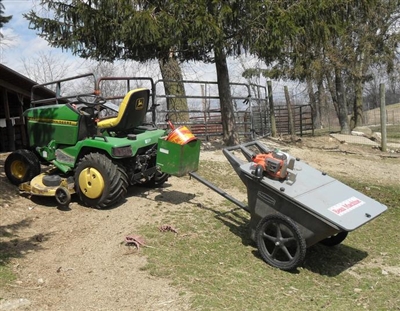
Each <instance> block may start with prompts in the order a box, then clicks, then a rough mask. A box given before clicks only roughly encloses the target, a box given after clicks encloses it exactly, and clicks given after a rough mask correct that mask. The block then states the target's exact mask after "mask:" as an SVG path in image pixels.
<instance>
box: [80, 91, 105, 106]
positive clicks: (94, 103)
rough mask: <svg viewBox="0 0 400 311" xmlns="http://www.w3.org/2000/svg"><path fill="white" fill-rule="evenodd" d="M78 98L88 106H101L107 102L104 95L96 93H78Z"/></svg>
mask: <svg viewBox="0 0 400 311" xmlns="http://www.w3.org/2000/svg"><path fill="white" fill-rule="evenodd" d="M84 98H85V99H84ZM86 98H91V99H92V100H91V101H88V100H87V99H86ZM76 99H77V100H78V102H80V103H81V104H84V105H86V106H88V107H93V106H97V105H100V106H101V105H104V104H105V103H106V102H107V101H106V100H105V98H104V97H101V96H98V95H94V94H87V95H78V96H77V97H76Z"/></svg>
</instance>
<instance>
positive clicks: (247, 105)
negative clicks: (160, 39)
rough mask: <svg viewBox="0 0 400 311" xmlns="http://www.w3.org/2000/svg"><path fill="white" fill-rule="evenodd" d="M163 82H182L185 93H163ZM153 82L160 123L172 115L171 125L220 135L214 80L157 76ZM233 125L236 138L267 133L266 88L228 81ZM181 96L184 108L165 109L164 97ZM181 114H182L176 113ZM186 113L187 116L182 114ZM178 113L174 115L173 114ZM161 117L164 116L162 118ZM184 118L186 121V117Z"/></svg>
mask: <svg viewBox="0 0 400 311" xmlns="http://www.w3.org/2000/svg"><path fill="white" fill-rule="evenodd" d="M164 83H182V84H183V85H184V88H185V94H184V95H179V96H175V95H174V96H170V95H165V93H164ZM155 85H156V92H155V93H156V95H155V99H156V103H157V104H158V105H159V106H158V107H157V120H156V123H157V125H158V126H160V127H167V126H168V123H167V122H166V120H165V116H166V115H174V116H175V119H177V120H184V121H178V122H177V121H175V122H174V125H175V126H180V125H185V126H187V127H189V128H190V129H191V131H192V132H193V133H194V134H195V135H196V136H198V137H200V138H203V139H205V140H213V139H217V138H221V137H222V118H221V108H220V103H219V94H218V85H217V82H215V81H191V80H183V81H168V80H159V81H157V82H156V83H155ZM231 93H232V100H233V106H234V114H235V126H236V130H237V133H238V135H239V137H240V139H256V138H257V137H262V136H268V135H270V133H271V127H270V119H269V111H268V104H267V99H266V96H265V94H266V88H265V87H263V86H260V85H250V84H245V83H231ZM179 98H184V99H186V100H187V103H188V110H179V111H178V110H169V109H168V107H167V101H168V100H169V101H173V100H175V99H179ZM179 115H182V118H180V117H179ZM184 115H186V116H187V115H188V117H186V118H185V117H183V116H184ZM177 116H178V117H177ZM163 118H164V119H163ZM185 119H186V120H187V121H186V120H185Z"/></svg>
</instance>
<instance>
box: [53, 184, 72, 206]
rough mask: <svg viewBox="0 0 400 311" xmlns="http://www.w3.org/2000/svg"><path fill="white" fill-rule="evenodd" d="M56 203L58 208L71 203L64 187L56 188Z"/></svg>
mask: <svg viewBox="0 0 400 311" xmlns="http://www.w3.org/2000/svg"><path fill="white" fill-rule="evenodd" d="M55 197H56V201H57V203H58V204H59V205H60V206H68V205H69V203H71V193H70V192H69V191H68V189H67V188H65V187H58V188H57V189H56V192H55Z"/></svg>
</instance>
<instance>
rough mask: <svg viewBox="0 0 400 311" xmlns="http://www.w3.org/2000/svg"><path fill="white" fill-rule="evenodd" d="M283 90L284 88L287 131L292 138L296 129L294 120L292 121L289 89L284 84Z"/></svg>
mask: <svg viewBox="0 0 400 311" xmlns="http://www.w3.org/2000/svg"><path fill="white" fill-rule="evenodd" d="M284 90H285V98H286V105H287V110H288V118H289V131H290V135H291V136H292V138H294V136H296V129H295V128H294V122H293V112H292V103H291V102H290V96H289V90H288V87H287V86H286V85H285V86H284Z"/></svg>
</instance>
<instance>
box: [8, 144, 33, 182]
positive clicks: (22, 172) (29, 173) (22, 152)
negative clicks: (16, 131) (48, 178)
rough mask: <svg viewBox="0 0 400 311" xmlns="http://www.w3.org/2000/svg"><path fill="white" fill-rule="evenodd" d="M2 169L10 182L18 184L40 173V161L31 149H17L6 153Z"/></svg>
mask: <svg viewBox="0 0 400 311" xmlns="http://www.w3.org/2000/svg"><path fill="white" fill-rule="evenodd" d="M4 171H5V173H6V175H7V178H8V179H9V181H10V182H11V183H12V184H14V185H19V184H22V183H24V182H27V181H30V180H32V178H34V177H35V176H37V175H39V174H40V162H39V159H38V157H37V156H36V155H35V154H34V153H33V152H32V151H29V150H27V149H19V150H15V151H13V152H12V153H10V154H9V155H8V157H7V159H6V161H5V162H4Z"/></svg>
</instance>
